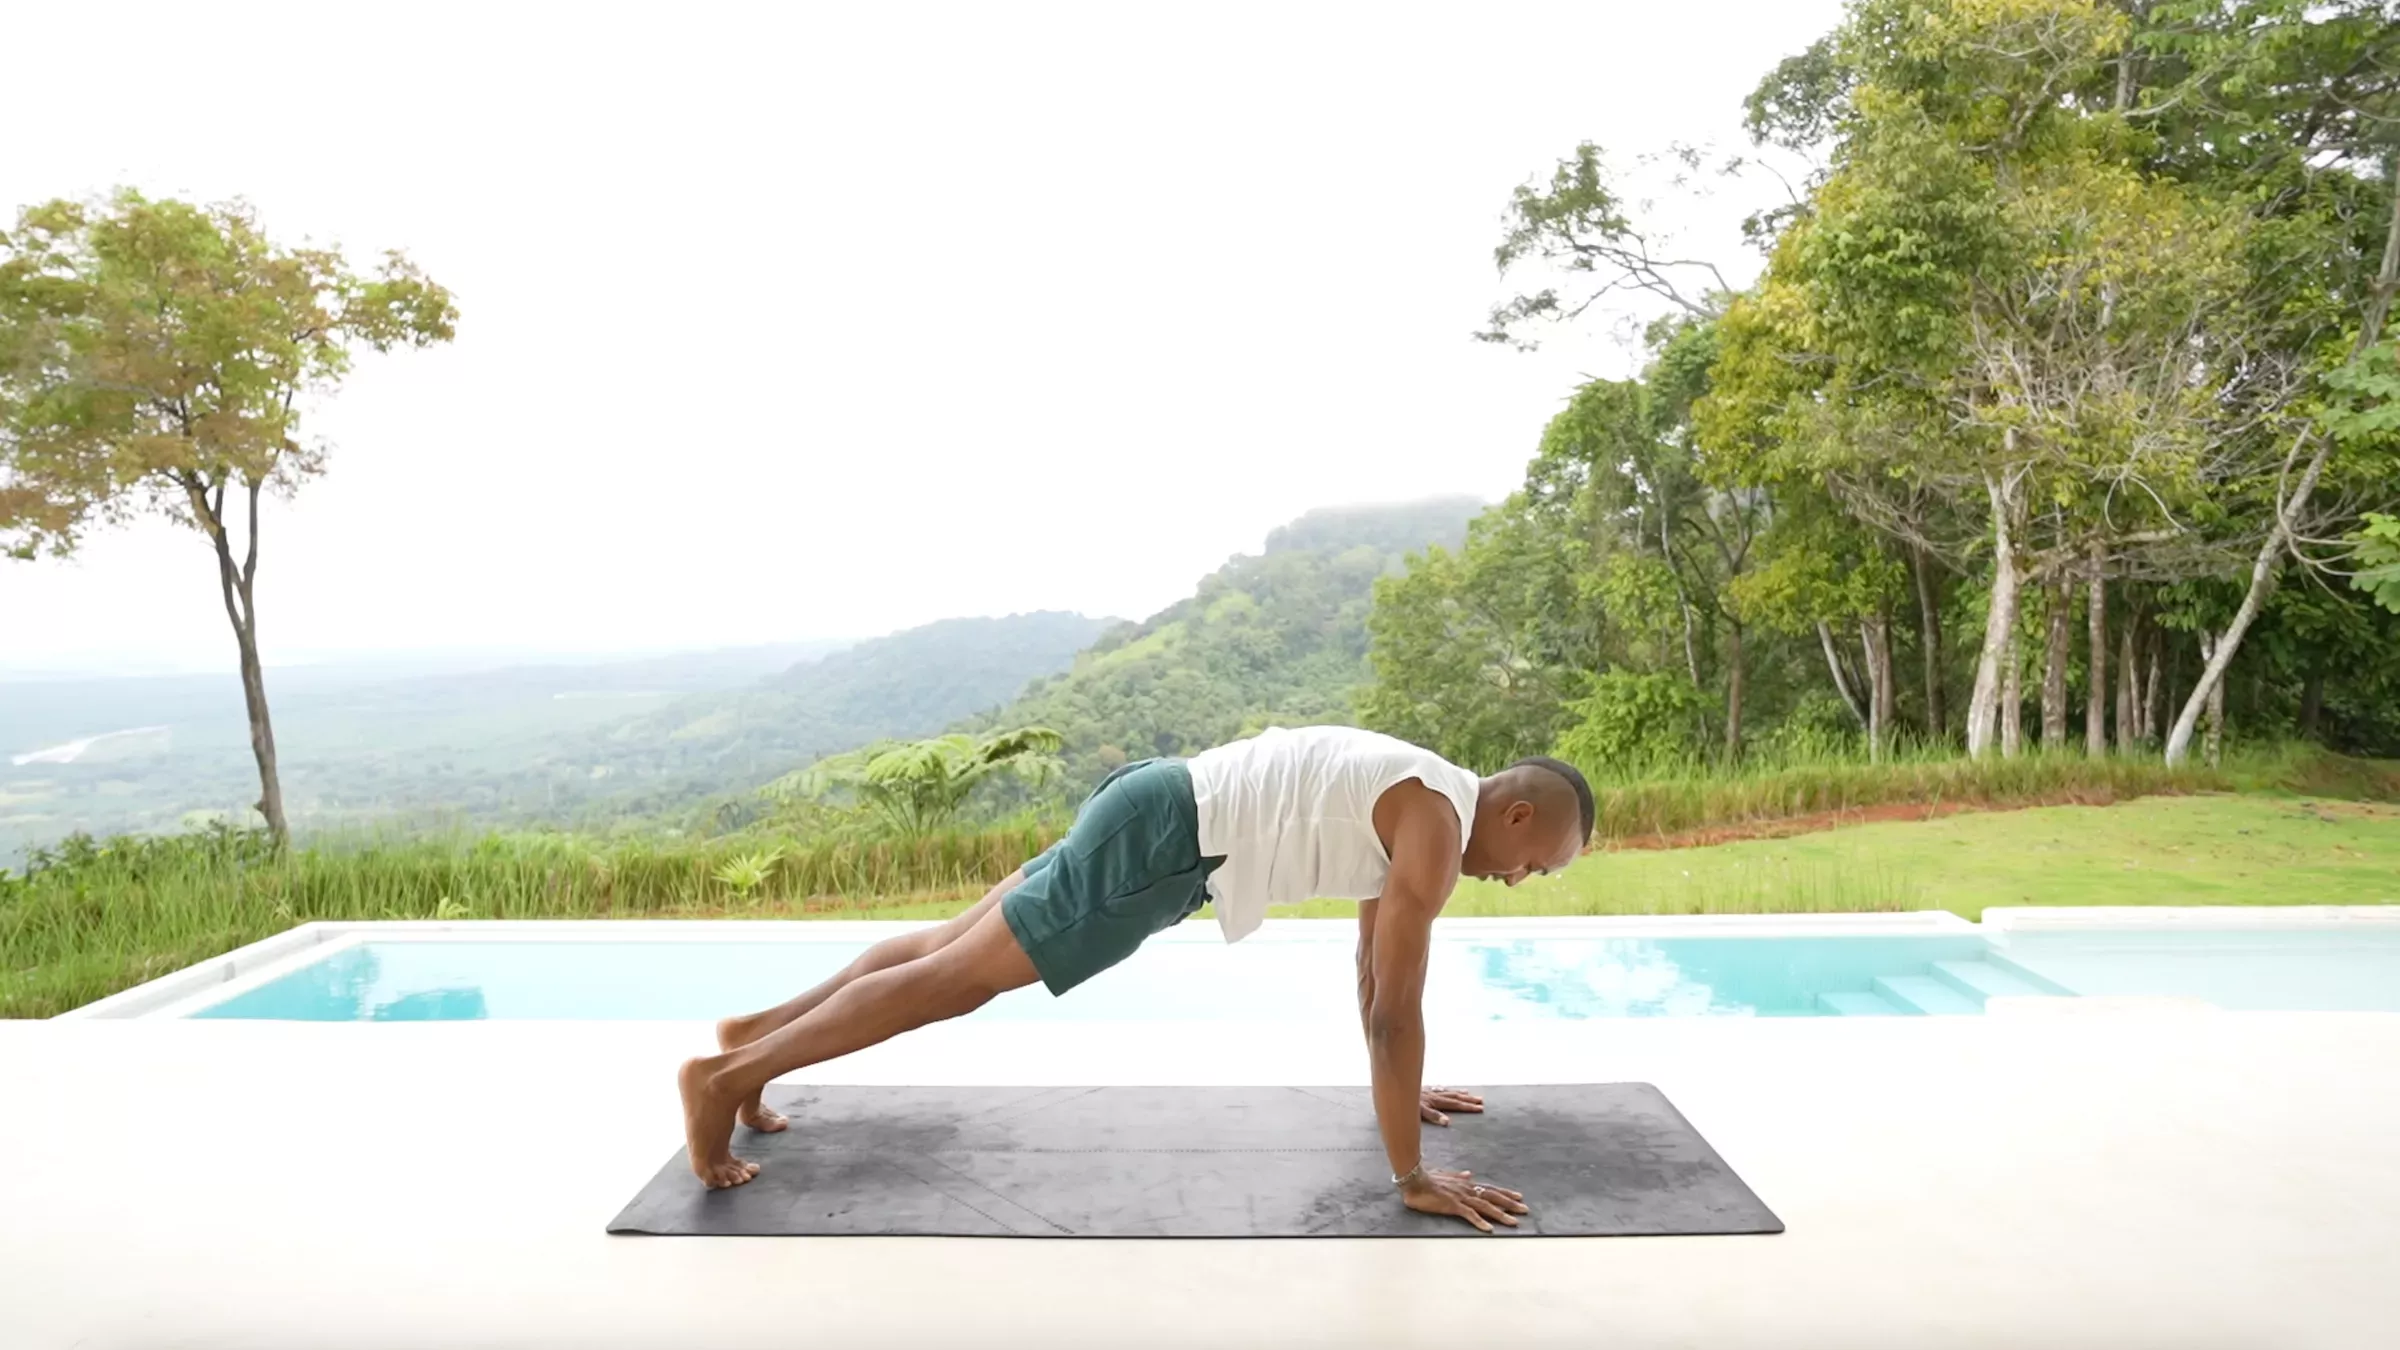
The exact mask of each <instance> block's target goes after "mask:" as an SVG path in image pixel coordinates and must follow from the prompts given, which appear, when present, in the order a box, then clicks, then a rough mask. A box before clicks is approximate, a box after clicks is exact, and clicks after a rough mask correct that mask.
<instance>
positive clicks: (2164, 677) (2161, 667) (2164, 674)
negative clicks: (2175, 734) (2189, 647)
mask: <svg viewBox="0 0 2400 1350" xmlns="http://www.w3.org/2000/svg"><path fill="white" fill-rule="evenodd" d="M2170 641H2171V639H2170V638H2169V637H2168V636H2167V630H2166V629H2165V628H2164V627H2162V626H2160V625H2158V624H2152V625H2151V626H2150V688H2149V691H2148V692H2147V693H2146V694H2144V695H2143V697H2142V742H2143V744H2145V745H2148V744H2154V743H2156V742H2157V740H2158V730H2159V721H2160V719H2161V718H2163V717H2164V716H2165V715H2166V708H2167V704H2169V703H2172V702H2174V701H2175V696H2174V694H2173V692H2172V690H2173V689H2174V673H2175V653H2174V652H2173V651H2172V650H2171V649H2170V648H2169V646H2168V644H2169V642H2170Z"/></svg>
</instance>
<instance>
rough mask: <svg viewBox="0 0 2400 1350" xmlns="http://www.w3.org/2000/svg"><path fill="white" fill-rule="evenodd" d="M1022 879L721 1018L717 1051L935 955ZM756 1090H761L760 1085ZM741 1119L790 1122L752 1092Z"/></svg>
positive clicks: (768, 1125) (755, 1124) (771, 1127)
mask: <svg viewBox="0 0 2400 1350" xmlns="http://www.w3.org/2000/svg"><path fill="white" fill-rule="evenodd" d="M1024 880H1025V869H1024V868H1022V867H1020V868H1018V869H1017V870H1016V871H1014V872H1011V873H1009V874H1008V876H1007V877H1006V878H1005V879H1003V880H1002V881H1001V882H1000V884H999V885H997V886H994V887H992V888H991V889H990V890H988V891H986V892H984V895H983V898H982V899H981V900H978V901H976V902H975V903H974V904H972V905H969V906H968V907H967V908H966V909H965V910H963V911H961V912H959V913H958V914H956V915H953V916H952V917H951V918H950V919H949V920H948V921H946V922H944V923H941V924H939V925H936V926H933V927H928V928H920V929H918V930H917V931H916V932H913V933H902V934H901V935H899V936H898V937H889V938H885V939H884V940H883V941H881V942H878V943H876V944H875V945H874V946H872V947H869V948H867V949H866V950H865V951H863V952H860V953H859V954H858V959H857V960H855V961H852V962H851V963H850V964H849V965H847V966H844V967H842V969H841V970H840V971H839V972H838V973H836V974H835V975H833V976H832V977H831V978H829V979H827V980H826V981H825V982H824V983H822V984H819V985H818V986H817V987H816V988H814V989H811V990H809V991H808V992H807V993H805V994H802V995H800V996H799V997H797V998H794V999H791V1000H789V1001H788V1002H784V1003H779V1004H777V1005H776V1006H774V1007H772V1008H769V1009H767V1010H766V1011H765V1012H755V1013H750V1014H748V1015H746V1016H742V1017H728V1018H726V1019H725V1020H724V1021H722V1022H719V1023H717V1048H718V1049H720V1050H738V1049H740V1048H741V1047H743V1046H745V1045H748V1044H750V1043H751V1042H752V1041H755V1040H757V1039H758V1038H759V1037H761V1036H765V1035H768V1034H770V1033H772V1032H774V1031H777V1030H779V1029H780V1028H783V1027H786V1026H789V1025H790V1024H791V1023H792V1022H794V1021H796V1020H797V1019H798V1018H799V1017H800V1016H801V1015H802V1014H804V1013H806V1012H807V1011H808V1010H809V1009H811V1008H814V1007H816V1006H817V1005H818V1004H820V1003H823V1002H824V1001H825V1000H827V999H829V998H831V997H833V995H834V992H835V991H836V990H839V989H840V988H841V987H842V986H844V985H846V984H848V983H850V982H851V981H852V980H855V979H857V978H859V977H860V976H862V975H870V974H873V973H874V972H876V971H878V970H888V969H890V968H891V967H893V966H897V965H901V964H903V963H905V962H909V961H914V960H916V959H918V958H919V957H923V956H930V955H932V954H933V953H935V952H938V951H940V950H941V949H942V948H944V947H947V946H949V945H950V944H951V943H953V942H956V941H957V940H958V939H959V938H961V937H963V936H965V934H966V932H967V930H968V929H970V928H972V927H974V926H975V923H976V921H977V920H979V919H981V918H982V917H983V916H984V915H986V914H988V913H990V912H991V911H992V909H993V908H994V907H995V906H997V905H998V904H999V903H1000V897H1002V896H1004V895H1006V894H1008V893H1009V892H1010V891H1013V890H1015V889H1016V888H1017V886H1018V884H1019V883H1020V882H1022V881H1024ZM760 1090H761V1091H763V1090H764V1085H763V1084H762V1085H761V1089H760ZM740 1119H741V1122H742V1123H743V1124H744V1125H747V1126H749V1127H750V1128H751V1129H754V1130H763V1131H766V1132H768V1133H773V1132H774V1131H776V1130H780V1129H783V1128H784V1127H785V1126H787V1125H789V1124H790V1123H791V1122H790V1121H788V1120H785V1119H784V1117H783V1113H782V1112H780V1111H770V1110H768V1109H767V1108H766V1106H765V1105H764V1104H763V1103H761V1102H760V1101H759V1099H758V1093H757V1092H753V1093H751V1094H750V1099H749V1100H748V1101H746V1102H743V1103H742V1109H741V1113H740Z"/></svg>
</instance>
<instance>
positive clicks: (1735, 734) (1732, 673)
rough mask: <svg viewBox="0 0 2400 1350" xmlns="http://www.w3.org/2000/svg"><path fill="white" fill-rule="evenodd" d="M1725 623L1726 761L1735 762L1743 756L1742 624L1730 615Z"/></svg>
mask: <svg viewBox="0 0 2400 1350" xmlns="http://www.w3.org/2000/svg"><path fill="white" fill-rule="evenodd" d="M1725 625H1726V639H1725V762H1726V763H1728V764H1735V763H1739V762H1740V761H1741V758H1742V624H1741V621H1740V620H1739V619H1734V618H1731V617H1728V618H1727V619H1726V621H1725Z"/></svg>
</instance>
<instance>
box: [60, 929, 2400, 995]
mask: <svg viewBox="0 0 2400 1350" xmlns="http://www.w3.org/2000/svg"><path fill="white" fill-rule="evenodd" d="M934 922H939V921H938V920H926V921H915V922H907V921H893V920H856V919H458V920H451V919H397V920H388V919H387V920H317V921H312V922H309V923H304V924H300V925H298V926H297V927H294V928H289V929H286V930H284V931H283V932H281V933H276V934H274V935H272V936H270V937H266V938H262V939H260V940H259V941H256V942H253V943H250V944H248V945H246V946H242V947H237V948H235V949H234V950H232V951H230V952H227V953H225V954H224V955H222V956H217V957H211V958H210V959H208V960H206V961H200V962H196V963H194V964H192V965H190V966H187V967H185V968H183V969H182V970H178V971H174V972H171V973H169V974H166V975H162V976H160V977H158V978H157V979H154V980H150V981H147V982H145V983H143V984H138V985H135V986H134V987H132V988H130V989H125V990H122V991H120V992H118V993H115V994H112V995H110V996H108V997H107V998H103V999H99V1000H97V1001H95V1002H92V1003H87V1004H85V1005H83V1006H82V1007H79V1008H72V1009H69V1010H68V1011H66V1012H63V1013H60V1014H59V1015H58V1016H57V1018H54V1019H52V1020H74V1021H84V1020H126V1019H140V1020H150V1019H179V1018H182V1017H184V1016H186V1015H187V1014H189V1013H191V1012H194V1011H197V1010H199V1009H201V1008H205V1007H208V1006H211V1005H213V1004H217V1003H221V1002H223V1001H225V1000H226V999H230V998H234V997H237V996H239V995H240V994H242V993H244V992H246V991H248V990H250V989H254V988H257V987H259V986H261V985H264V984H267V983H269V982H271V981H273V980H276V979H280V978H282V977H283V976H284V975H287V974H289V973H291V972H292V971H294V970H298V969H300V968H301V967H303V966H307V965H311V964H313V963H315V962H317V961H320V960H322V959H324V958H325V957H327V956H329V955H331V954H333V953H334V952H336V951H339V950H342V949H344V948H347V947H353V946H357V945H359V944H360V943H364V942H369V941H374V942H395V941H397V942H412V941H415V942H422V941H441V940H445V939H450V938H455V937H459V936H465V935H471V936H472V937H473V938H474V939H475V940H476V941H485V942H489V941H500V942H510V941H558V940H561V939H565V940H572V941H584V942H628V941H642V942H661V941H665V942H704V941H722V940H724V939H725V938H727V937H742V938H750V939H754V940H759V941H770V942H822V943H844V944H847V943H857V942H862V941H863V942H874V941H879V940H881V939H883V938H886V937H891V936H894V935H897V934H900V933H906V932H913V931H916V930H918V929H921V928H924V927H927V926H929V925H930V924H931V923H934ZM2359 925H2378V926H2380V925H2400V905H2350V906H2344V905H2293V906H2247V905H2245V906H2228V905H2216V906H2155V907H2142V906H2093V907H2088V908H2071V907H2048V908H2041V907H2032V906H1998V905H1995V906H1991V907H1988V908H1986V909H1985V910H1984V913H1983V921H1982V922H1981V923H1972V922H1969V921H1968V920H1966V919H1963V918H1960V917H1959V916H1958V915H1956V914H1953V913H1951V912H1949V911H1948V910H1909V911H1901V912H1893V913H1866V914H1695V915H1591V916H1555V917H1529V918H1475V919H1442V920H1438V921H1437V922H1436V925H1435V929H1436V933H1437V935H1439V936H1443V937H1450V938H1477V937H1483V938H1494V937H1509V938H1519V939H1521V938H1528V937H1542V936H1553V937H1591V936H1599V935H1606V936H1611V937H1625V938H1634V937H1694V936H1714V937H1731V936H1740V937H1759V938H1767V937H1800V936H1812V935H1817V934H1823V933H1826V932H1828V931H1834V932H1842V933H1850V934H1857V933H1892V934H1908V933H1929V934H1960V935H1980V936H1984V937H1989V938H1994V939H1997V940H1999V941H2000V942H2001V943H2003V944H2005V942H2006V939H2007V937H2008V935H2009V934H2011V933H2032V932H2041V931H2078V930H2082V931H2093V930H2117V931H2123V930H2129V929H2130V930H2140V929H2145V928H2151V929H2161V930H2187V931H2199V930H2212V929H2213V930H2217V931H2227V930H2241V929H2262V928H2283V929H2289V928H2317V927H2328V928H2330V927H2353V926H2359ZM1355 929H1356V925H1355V924H1354V922H1353V921H1352V920H1349V919H1269V920H1267V921H1266V923H1265V924H1263V925H1262V926H1261V927H1260V928H1259V929H1258V930H1257V931H1256V932H1254V933H1252V934H1251V935H1250V936H1249V937H1248V938H1246V939H1244V940H1245V941H1248V942H1262V941H1263V942H1269V943H1283V942H1328V941H1347V940H1348V938H1349V936H1350V934H1351V933H1353V932H1354V931H1355ZM1152 941H1154V942H1170V943H1203V944H1218V943H1221V941H1222V938H1221V937H1220V936H1219V934H1218V930H1217V928H1216V925H1214V924H1211V923H1195V924H1191V925H1188V926H1185V927H1181V928H1177V929H1171V930H1169V931H1168V932H1165V933H1161V934H1159V935H1158V936H1157V937H1156V938H1154V939H1152Z"/></svg>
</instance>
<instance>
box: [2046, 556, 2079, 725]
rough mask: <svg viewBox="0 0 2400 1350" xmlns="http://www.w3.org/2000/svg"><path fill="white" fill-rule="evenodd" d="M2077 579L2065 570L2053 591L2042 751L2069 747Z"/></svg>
mask: <svg viewBox="0 0 2400 1350" xmlns="http://www.w3.org/2000/svg"><path fill="white" fill-rule="evenodd" d="M2074 613H2075V579H2074V578H2073V577H2072V576H2069V575H2067V574H2066V573H2065V572H2064V571H2063V570H2062V571H2061V572H2060V574H2059V578H2058V585H2056V586H2055V587H2052V588H2051V591H2050V641H2049V644H2048V650H2047V651H2046V652H2045V653H2044V654H2043V657H2042V748H2043V749H2045V750H2058V749H2063V748H2065V746H2066V743H2067V644H2068V641H2069V640H2070V639H2069V635H2070V634H2071V633H2073V632H2074V629H2073V628H2071V627H2069V626H2068V620H2070V619H2072V618H2073V617H2074Z"/></svg>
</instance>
